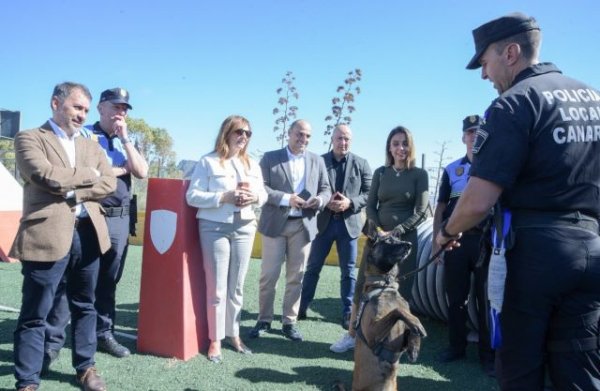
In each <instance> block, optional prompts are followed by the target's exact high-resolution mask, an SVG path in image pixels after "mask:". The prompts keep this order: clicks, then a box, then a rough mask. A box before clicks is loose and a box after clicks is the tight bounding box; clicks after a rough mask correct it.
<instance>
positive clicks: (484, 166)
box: [470, 63, 600, 217]
mask: <svg viewBox="0 0 600 391" xmlns="http://www.w3.org/2000/svg"><path fill="white" fill-rule="evenodd" d="M473 154H474V162H473V166H472V167H471V172H470V175H471V176H474V177H478V178H481V179H485V180H487V181H490V182H493V183H496V184H498V185H499V186H501V187H502V188H503V189H504V192H503V194H502V198H501V202H502V204H503V205H505V206H508V207H509V208H511V209H512V210H519V209H524V210H537V211H553V212H572V211H579V212H581V213H585V214H587V215H591V216H594V217H600V93H599V92H598V90H596V89H593V88H591V87H589V86H587V85H586V84H584V83H582V82H579V81H577V80H574V79H571V78H569V77H567V76H564V75H563V74H562V73H561V72H560V70H559V69H558V68H557V67H556V66H554V65H553V64H551V63H540V64H536V65H533V66H531V67H529V68H527V69H525V70H523V71H522V72H521V73H519V74H518V75H517V77H516V78H515V81H514V83H513V85H512V87H511V88H509V89H508V90H507V91H505V92H504V93H503V94H502V95H500V96H499V97H498V98H497V99H496V100H495V101H494V102H492V105H491V106H490V107H489V108H488V110H487V112H486V114H485V124H484V125H483V126H482V127H481V128H480V129H479V130H478V131H477V138H476V140H475V145H474V146H473Z"/></svg>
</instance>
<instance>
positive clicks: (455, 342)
mask: <svg viewBox="0 0 600 391" xmlns="http://www.w3.org/2000/svg"><path fill="white" fill-rule="evenodd" d="M481 124H482V119H481V117H480V116H478V115H470V116H468V117H466V118H465V119H464V120H463V127H462V141H463V143H464V144H465V146H466V148H467V153H466V155H465V156H463V157H462V158H460V159H457V160H455V161H453V162H452V163H450V164H448V165H447V166H446V168H445V169H444V173H443V174H442V182H441V185H440V190H439V196H438V201H437V205H436V208H435V213H434V216H433V232H434V239H435V234H437V232H438V231H439V229H440V225H441V223H442V221H444V220H446V219H447V218H448V217H449V216H450V215H451V214H452V211H453V210H454V207H455V206H456V203H457V201H458V199H459V197H460V195H461V194H462V192H463V190H464V188H465V187H466V186H467V181H468V180H469V172H470V170H471V162H472V161H473V152H472V150H473V144H474V142H475V137H476V131H477V130H478V129H479V128H480V126H481ZM482 233H483V230H482V224H479V225H477V226H476V227H473V228H471V229H469V230H467V231H465V232H464V233H463V237H462V239H461V246H460V247H459V248H457V249H456V250H454V251H450V252H448V253H446V254H444V261H445V262H444V264H445V267H444V282H445V285H446V294H447V297H448V339H449V344H450V346H449V347H448V349H446V350H444V351H443V352H442V354H441V356H440V361H442V362H451V361H456V360H460V359H463V358H465V356H466V354H465V353H466V352H465V350H466V347H467V316H468V302H469V291H470V289H471V274H472V275H473V277H474V280H475V292H474V293H475V295H474V296H475V297H473V298H472V300H475V303H476V308H477V320H478V324H479V344H478V347H479V361H480V363H481V365H482V367H483V370H484V371H485V372H486V373H487V374H488V375H490V376H493V375H494V352H493V350H492V349H491V347H490V338H489V330H488V327H487V324H488V322H487V312H486V308H487V306H486V294H485V288H486V280H487V264H486V263H485V262H480V242H481V236H482ZM438 250H439V246H438V245H437V244H436V243H435V240H434V243H433V250H432V253H433V254H435V253H437V252H438Z"/></svg>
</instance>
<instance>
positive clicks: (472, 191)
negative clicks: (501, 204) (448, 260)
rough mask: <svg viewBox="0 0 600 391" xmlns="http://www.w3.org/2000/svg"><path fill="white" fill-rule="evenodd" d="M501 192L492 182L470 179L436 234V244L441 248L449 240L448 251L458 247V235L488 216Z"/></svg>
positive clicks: (500, 188) (475, 178)
mask: <svg viewBox="0 0 600 391" xmlns="http://www.w3.org/2000/svg"><path fill="white" fill-rule="evenodd" d="M502 190H503V189H502V187H500V186H498V185H497V184H495V183H493V182H490V181H487V180H485V179H481V178H477V177H471V178H470V179H469V183H468V184H467V187H466V188H465V191H464V192H463V193H462V195H461V196H460V198H459V199H458V203H457V204H456V208H454V211H453V212H452V215H451V216H450V218H449V219H448V221H447V223H446V224H445V225H442V227H441V229H440V231H439V232H438V234H437V236H436V242H437V244H438V245H440V246H442V245H444V244H445V243H446V242H448V241H449V240H451V241H452V243H450V245H449V246H448V249H449V250H451V249H452V248H454V247H458V246H460V244H459V243H458V241H457V239H459V238H460V234H461V233H462V232H463V231H466V230H467V229H469V228H471V227H474V226H475V225H476V224H477V223H479V222H480V221H481V220H483V219H484V218H485V217H486V216H487V215H488V213H489V211H490V208H491V207H492V206H493V205H494V204H495V203H496V201H497V200H498V198H499V197H500V194H502Z"/></svg>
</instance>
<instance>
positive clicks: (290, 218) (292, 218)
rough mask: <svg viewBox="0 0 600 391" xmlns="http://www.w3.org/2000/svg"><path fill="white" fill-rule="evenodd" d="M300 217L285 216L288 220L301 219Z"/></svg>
mask: <svg viewBox="0 0 600 391" xmlns="http://www.w3.org/2000/svg"><path fill="white" fill-rule="evenodd" d="M301 218H302V216H288V218H287V219H288V220H299V219H301Z"/></svg>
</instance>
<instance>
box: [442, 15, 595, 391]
mask: <svg viewBox="0 0 600 391" xmlns="http://www.w3.org/2000/svg"><path fill="white" fill-rule="evenodd" d="M473 37H474V40H475V49H476V53H475V55H474V57H473V58H472V60H471V61H470V62H469V64H468V65H467V68H468V69H477V68H479V67H480V66H481V67H482V70H481V75H482V78H483V79H489V80H490V81H491V82H492V83H493V84H494V87H495V88H496V89H497V90H498V93H499V94H500V96H499V97H498V98H497V99H496V100H495V101H494V102H493V103H492V105H491V106H490V107H489V108H488V110H487V112H486V117H485V124H484V125H483V126H482V129H480V130H479V131H478V135H477V139H476V141H475V145H474V147H473V154H474V157H475V159H474V162H473V166H472V167H471V178H470V179H469V183H468V185H467V187H466V189H465V191H464V192H463V194H462V196H461V197H460V199H459V201H458V204H457V206H456V208H455V209H454V212H453V213H452V215H451V217H450V219H449V220H448V221H446V222H445V223H444V224H442V226H441V228H440V232H439V233H438V235H437V242H438V244H439V245H442V244H443V243H446V242H448V241H451V245H452V246H457V245H458V240H459V239H460V237H461V232H464V231H466V230H468V229H469V228H471V227H473V226H475V225H476V224H477V223H478V222H479V221H481V219H482V218H484V217H485V216H486V214H487V213H488V210H489V208H490V207H491V206H492V205H494V203H495V202H496V200H497V199H498V198H500V201H501V204H502V206H503V207H505V208H509V210H510V211H511V212H512V224H511V229H512V234H511V235H509V237H510V236H512V240H511V241H509V243H508V248H507V250H506V263H507V275H506V282H505V290H504V304H503V306H502V309H501V313H500V326H501V330H502V338H503V340H502V342H501V346H500V347H499V349H498V350H497V355H496V364H497V365H496V374H497V375H498V377H499V382H500V386H501V388H502V389H503V390H516V389H519V390H542V389H543V383H544V368H545V365H546V364H547V365H548V368H549V374H550V378H551V380H552V383H553V385H554V386H555V387H556V388H557V389H559V390H574V389H577V390H598V389H600V349H599V347H600V341H599V338H600V336H599V331H598V328H599V319H600V283H598V282H599V277H600V237H599V235H598V218H599V217H600V170H599V169H598V167H599V166H600V115H599V114H600V92H598V90H595V89H593V88H591V87H589V86H587V85H586V84H584V83H582V82H579V81H576V80H574V79H571V78H569V77H566V76H564V75H562V74H561V72H560V71H559V70H558V68H557V67H556V66H554V65H553V64H551V63H540V62H539V61H538V53H539V47H540V42H541V33H540V28H539V26H538V24H537V22H536V21H535V19H533V18H531V17H528V16H526V15H523V14H520V13H516V14H511V15H507V16H504V17H501V18H498V19H495V20H492V21H491V22H488V23H485V24H483V25H482V26H480V27H478V28H477V29H475V30H473Z"/></svg>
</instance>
